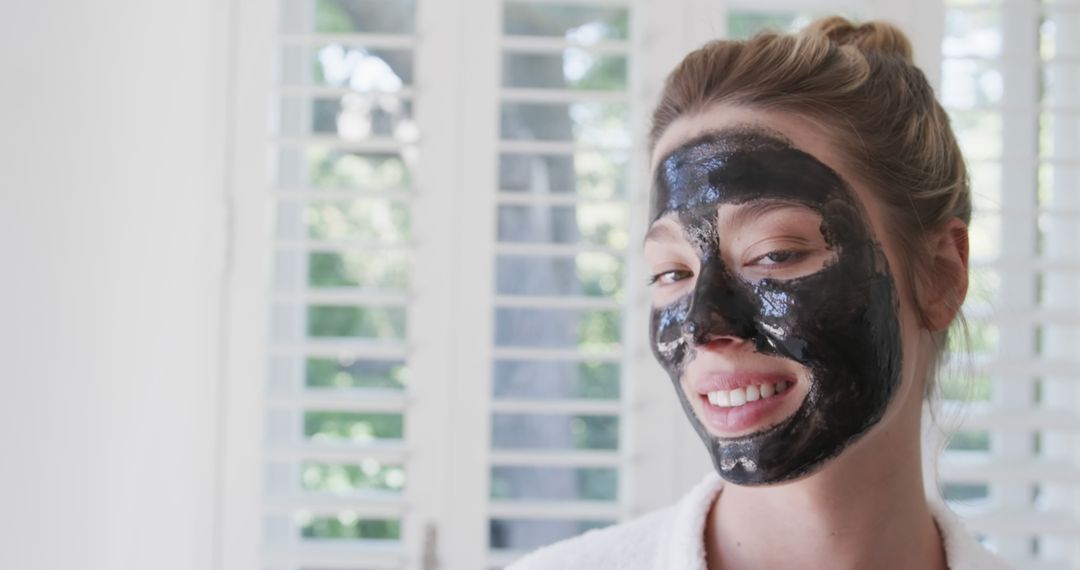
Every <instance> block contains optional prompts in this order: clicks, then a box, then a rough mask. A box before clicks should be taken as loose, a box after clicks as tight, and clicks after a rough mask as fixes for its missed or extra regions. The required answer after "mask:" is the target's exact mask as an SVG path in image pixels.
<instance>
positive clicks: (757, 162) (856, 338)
mask: <svg viewBox="0 0 1080 570" xmlns="http://www.w3.org/2000/svg"><path fill="white" fill-rule="evenodd" d="M756 201H780V202H786V203H789V204H796V205H799V206H805V207H807V208H810V209H812V210H813V211H815V212H817V213H818V214H820V216H821V219H822V225H821V232H822V235H823V236H824V238H825V242H826V244H827V246H828V248H829V249H830V250H831V252H832V253H834V254H835V257H834V259H833V260H832V261H830V262H829V263H827V264H826V265H825V266H824V267H823V268H821V269H820V270H818V271H816V272H814V273H811V274H809V275H805V276H802V277H798V278H795V279H790V280H786V281H781V280H776V279H769V278H766V279H761V280H759V281H756V282H751V281H749V280H747V279H744V278H742V277H740V276H739V274H738V272H737V271H736V269H737V268H730V267H728V266H727V265H726V264H725V262H724V260H723V259H722V256H721V254H720V251H718V240H717V235H718V232H719V233H720V234H721V235H722V234H723V232H724V228H723V227H720V228H717V227H716V224H717V219H718V218H717V211H718V209H719V207H720V206H721V205H723V204H731V205H742V204H748V203H751V202H756ZM661 217H672V219H673V220H674V221H677V222H678V224H679V226H680V228H681V229H682V232H683V235H684V237H685V238H686V239H687V241H688V242H689V243H690V244H691V245H692V246H693V248H694V249H695V250H696V253H697V255H698V256H699V258H700V261H701V267H700V270H699V272H698V275H697V282H696V283H695V286H694V288H693V290H692V291H689V292H688V293H687V294H685V295H684V296H682V297H681V298H679V299H677V300H675V301H674V302H672V303H670V304H668V305H665V306H659V307H654V308H653V312H652V322H651V327H650V338H651V341H652V342H651V344H652V348H653V353H654V355H655V356H656V358H657V359H658V360H659V361H660V363H661V364H662V365H663V366H664V368H665V369H666V370H667V372H668V374H669V375H670V376H671V380H672V382H673V383H674V385H675V390H676V392H677V393H678V395H679V398H680V400H681V402H682V406H683V410H684V411H685V412H686V414H687V416H688V417H689V418H690V421H691V423H692V424H693V425H694V428H695V429H696V430H697V432H698V434H700V436H701V438H702V440H704V442H705V445H706V447H707V448H708V450H709V454H710V455H711V456H712V460H713V464H714V465H715V467H716V470H717V472H719V474H720V475H721V476H722V477H723V478H724V479H726V480H728V481H730V482H732V483H738V484H746V485H759V484H771V483H779V482H782V481H787V480H791V479H795V478H798V477H802V476H804V475H808V474H810V473H812V472H814V471H815V470H816V469H817V468H819V467H821V466H822V465H823V464H824V463H825V462H826V461H828V460H829V459H831V458H833V457H836V456H837V455H838V454H839V453H840V452H841V451H843V450H844V449H845V448H846V447H847V446H848V445H850V444H851V443H852V442H854V441H855V440H857V439H858V438H859V437H860V436H862V435H863V434H864V433H866V432H867V430H869V429H870V428H871V427H872V426H873V425H874V424H876V423H877V422H878V421H879V420H880V419H881V417H882V415H883V414H884V412H885V409H886V408H887V407H888V404H889V402H890V400H891V399H892V397H893V394H894V393H895V392H896V390H897V386H898V385H899V382H900V367H901V344H900V343H901V340H900V324H899V320H898V314H899V303H898V299H897V294H896V289H895V286H894V283H893V278H892V275H891V273H890V271H889V265H888V262H887V260H886V257H885V254H884V252H883V251H882V249H881V246H880V245H879V244H878V243H877V241H876V240H875V239H874V235H873V233H872V232H871V230H870V228H869V222H868V220H869V218H868V216H867V215H866V213H865V212H864V211H863V210H862V208H861V207H860V206H859V202H858V200H857V198H856V196H855V194H854V192H853V191H852V189H851V188H850V187H849V186H848V185H847V183H845V182H844V180H843V179H842V178H841V177H840V176H839V175H838V174H837V173H836V172H835V171H833V170H832V169H831V168H829V167H828V166H826V165H824V164H822V163H821V162H819V161H818V160H817V159H815V158H814V157H813V156H811V155H809V154H807V153H805V152H802V151H801V150H798V149H796V148H794V147H792V146H791V145H790V143H788V142H786V141H784V140H782V139H781V138H779V137H778V136H774V135H772V134H769V133H767V132H759V131H746V130H738V131H723V132H720V133H712V134H707V135H704V136H702V137H699V138H697V139H695V140H692V141H690V142H689V143H687V144H685V145H683V146H682V147H680V148H678V149H677V150H675V151H674V152H672V153H671V154H670V155H668V156H667V157H666V158H664V160H663V161H662V162H661V163H660V164H659V166H658V167H657V171H656V177H655V188H654V190H653V195H652V212H651V214H650V222H656V221H657V220H658V219H660V218H661ZM719 335H727V336H730V337H735V338H740V339H745V340H746V341H748V342H750V343H751V344H752V346H753V347H754V350H755V351H756V352H758V353H761V354H763V355H769V356H777V357H780V358H787V359H790V360H793V361H795V362H797V363H799V364H801V365H803V366H805V367H806V369H807V370H808V372H809V375H808V376H809V389H808V390H809V391H808V393H807V395H806V398H805V400H804V401H803V402H802V404H801V406H800V407H799V409H798V410H797V411H796V412H795V413H794V415H792V416H790V417H788V418H786V419H785V420H783V421H782V422H781V423H779V424H777V425H774V426H771V427H767V428H765V429H763V430H761V431H758V432H755V433H752V434H749V435H745V436H741V437H735V438H719V437H716V436H714V435H712V434H711V433H709V431H708V430H707V429H706V428H705V426H704V425H703V424H702V422H701V420H700V419H699V418H698V417H696V415H695V414H694V412H693V409H692V408H691V406H690V402H689V401H688V400H687V394H686V393H685V392H684V390H683V389H682V388H681V387H680V379H681V377H682V375H683V372H684V370H685V369H686V365H687V364H688V363H689V362H690V361H691V360H692V359H693V358H694V357H695V355H696V354H697V351H699V350H702V348H701V346H702V344H703V343H704V342H706V339H709V338H715V337H716V336H719Z"/></svg>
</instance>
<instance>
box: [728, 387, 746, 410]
mask: <svg viewBox="0 0 1080 570" xmlns="http://www.w3.org/2000/svg"><path fill="white" fill-rule="evenodd" d="M745 403H746V390H743V389H742V388H735V389H734V390H732V391H731V407H733V408H734V407H736V406H741V405H743V404H745Z"/></svg>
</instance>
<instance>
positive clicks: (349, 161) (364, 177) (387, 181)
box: [304, 147, 412, 191]
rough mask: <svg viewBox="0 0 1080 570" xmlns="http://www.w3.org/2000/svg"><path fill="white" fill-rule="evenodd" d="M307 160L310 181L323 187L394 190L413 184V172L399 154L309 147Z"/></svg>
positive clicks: (305, 157) (306, 154)
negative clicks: (364, 152)
mask: <svg viewBox="0 0 1080 570" xmlns="http://www.w3.org/2000/svg"><path fill="white" fill-rule="evenodd" d="M304 159H305V162H306V164H307V165H308V180H310V182H311V184H312V185H313V186H316V187H320V188H327V187H330V188H356V189H359V190H366V191H391V190H402V189H405V188H408V187H409V186H410V185H411V184H412V176H411V174H410V172H409V169H408V167H407V166H406V165H405V162H404V161H403V160H402V159H401V155H400V154H398V153H366V154H357V153H352V152H348V151H343V150H335V149H329V148H322V147H309V148H307V149H306V150H305V155H304Z"/></svg>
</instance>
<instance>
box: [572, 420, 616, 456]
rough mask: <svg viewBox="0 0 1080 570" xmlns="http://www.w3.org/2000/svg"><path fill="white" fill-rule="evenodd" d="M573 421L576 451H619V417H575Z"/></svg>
mask: <svg viewBox="0 0 1080 570" xmlns="http://www.w3.org/2000/svg"><path fill="white" fill-rule="evenodd" d="M572 421H573V423H572V424H571V431H572V432H573V435H574V447H575V448H576V449H618V447H619V418H618V417H614V416H575V417H574V419H573V420H572Z"/></svg>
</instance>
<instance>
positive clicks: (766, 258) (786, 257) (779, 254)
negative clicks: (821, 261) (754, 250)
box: [747, 249, 806, 267]
mask: <svg viewBox="0 0 1080 570" xmlns="http://www.w3.org/2000/svg"><path fill="white" fill-rule="evenodd" d="M804 257H806V252H805V251H796V250H791V249H780V250H776V251H770V252H769V253H766V254H765V255H762V256H758V257H755V258H754V259H752V260H750V263H748V264H747V265H764V266H767V267H768V266H780V265H784V264H787V263H794V262H796V261H799V260H800V259H802V258H804Z"/></svg>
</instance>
